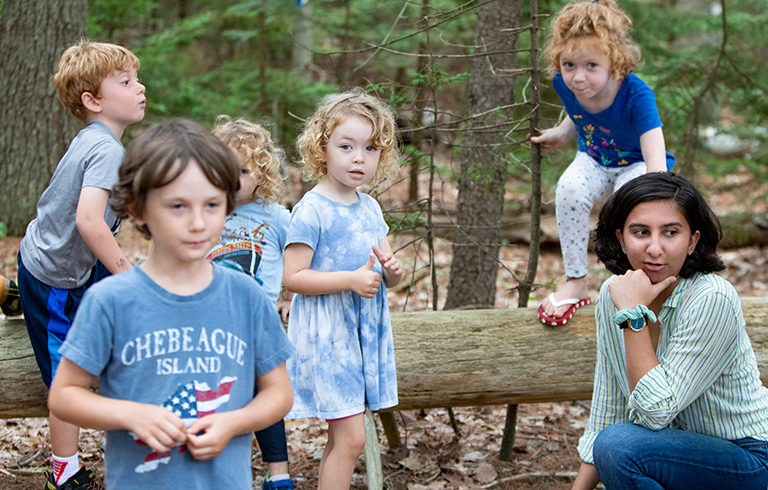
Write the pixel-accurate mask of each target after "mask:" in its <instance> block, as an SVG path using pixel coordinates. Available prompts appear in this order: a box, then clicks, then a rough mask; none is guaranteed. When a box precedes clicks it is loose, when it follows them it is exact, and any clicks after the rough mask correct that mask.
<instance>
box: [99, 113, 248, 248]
mask: <svg viewBox="0 0 768 490" xmlns="http://www.w3.org/2000/svg"><path fill="white" fill-rule="evenodd" d="M191 161H194V162H196V163H197V165H198V166H199V167H200V169H201V170H202V171H203V173H204V174H205V176H206V178H207V179H208V181H209V182H210V183H211V184H213V185H214V186H215V187H217V188H218V189H221V190H222V191H224V193H225V194H226V196H227V214H229V213H231V212H232V210H233V209H234V208H235V192H237V190H238V189H239V188H240V166H239V164H238V162H237V157H236V156H235V154H234V153H233V152H232V150H231V149H230V148H229V147H228V146H227V145H225V144H224V143H223V142H222V141H221V140H220V139H219V138H217V137H216V136H214V135H213V133H211V132H210V131H208V130H207V129H205V128H204V127H202V126H201V125H199V124H198V123H196V122H193V121H190V120H188V119H171V120H170V121H166V122H161V123H157V124H155V125H153V126H151V127H150V128H149V129H147V130H146V131H144V132H143V133H141V134H140V135H139V136H138V137H137V138H136V139H134V140H133V141H131V144H130V145H128V149H127V150H126V152H125V157H124V158H123V163H122V165H121V166H120V170H119V171H118V180H117V184H115V186H114V187H113V189H112V196H113V197H114V198H115V200H114V202H113V203H112V208H113V209H114V210H115V212H116V213H117V216H118V217H119V218H121V219H125V218H138V217H141V216H142V215H143V214H144V208H145V205H146V199H147V193H148V192H149V191H150V190H151V189H155V188H157V187H163V186H165V185H168V184H170V183H171V182H173V181H174V180H175V179H176V177H178V176H179V175H181V173H182V172H184V170H185V169H186V168H187V165H189V163H190V162H191ZM136 228H138V230H139V231H140V232H141V234H142V235H144V237H145V238H150V237H151V234H150V232H149V228H147V226H146V225H140V226H138V225H137V226H136Z"/></svg>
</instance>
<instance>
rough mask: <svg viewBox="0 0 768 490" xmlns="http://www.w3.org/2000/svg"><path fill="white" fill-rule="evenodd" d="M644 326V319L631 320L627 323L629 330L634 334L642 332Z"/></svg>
mask: <svg viewBox="0 0 768 490" xmlns="http://www.w3.org/2000/svg"><path fill="white" fill-rule="evenodd" d="M644 326H645V318H644V317H640V318H633V319H632V320H630V321H629V328H631V329H632V330H634V331H635V332H637V331H639V330H642V329H643V327H644Z"/></svg>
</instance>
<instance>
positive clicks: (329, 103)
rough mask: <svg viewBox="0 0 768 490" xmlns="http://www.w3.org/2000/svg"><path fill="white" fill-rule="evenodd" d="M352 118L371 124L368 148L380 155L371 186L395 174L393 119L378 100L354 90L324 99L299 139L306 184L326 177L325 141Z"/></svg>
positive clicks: (357, 89)
mask: <svg viewBox="0 0 768 490" xmlns="http://www.w3.org/2000/svg"><path fill="white" fill-rule="evenodd" d="M352 116H357V117H359V118H361V119H363V120H365V121H368V122H369V123H371V126H372V128H373V134H372V135H371V145H372V146H373V147H375V148H377V149H378V150H379V151H380V154H379V165H378V167H377V168H376V174H375V175H374V178H373V180H372V182H373V183H376V182H381V181H383V180H386V179H387V178H388V177H390V176H392V175H393V174H394V173H395V172H396V171H397V168H398V165H399V160H400V159H399V156H398V140H397V125H396V124H395V116H394V115H393V114H392V111H391V110H390V109H389V108H388V107H387V106H386V104H384V103H383V102H382V101H381V100H379V99H378V98H376V97H374V96H372V95H369V94H367V93H366V92H365V90H363V89H362V88H355V89H353V90H350V91H348V92H342V93H339V94H335V95H333V96H330V97H328V98H326V100H325V101H324V102H323V103H322V104H320V106H319V107H318V108H317V110H316V111H315V113H314V114H312V117H311V118H310V119H309V121H307V123H306V125H305V127H304V131H302V133H301V135H299V138H298V140H297V141H296V146H297V147H298V150H299V155H300V156H301V164H302V165H303V167H304V177H305V178H306V179H307V180H318V179H319V178H320V177H323V176H324V175H326V174H327V173H328V167H327V165H326V161H325V160H326V157H325V154H326V150H327V148H328V140H329V139H330V138H331V133H333V130H334V129H336V126H338V125H339V124H341V123H342V122H344V121H345V120H346V119H347V118H349V117H352Z"/></svg>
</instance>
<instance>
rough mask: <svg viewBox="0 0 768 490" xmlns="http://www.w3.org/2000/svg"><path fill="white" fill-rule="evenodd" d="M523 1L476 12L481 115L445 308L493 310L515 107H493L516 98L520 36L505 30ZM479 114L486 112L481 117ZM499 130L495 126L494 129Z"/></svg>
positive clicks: (476, 93)
mask: <svg viewBox="0 0 768 490" xmlns="http://www.w3.org/2000/svg"><path fill="white" fill-rule="evenodd" d="M521 9H522V2H521V1H520V0H512V1H496V2H490V3H486V4H484V5H482V6H480V7H479V8H478V10H477V27H476V33H475V45H476V49H477V51H479V52H483V51H488V52H494V53H500V54H493V55H487V56H476V57H475V58H473V62H472V78H471V80H470V87H469V112H470V114H475V115H478V117H476V118H473V119H472V120H471V122H470V123H469V125H468V128H467V131H466V133H465V134H466V137H465V139H464V143H463V146H464V147H463V150H462V162H461V173H460V176H459V199H458V216H457V223H458V229H459V230H462V231H461V232H460V233H459V234H458V235H457V236H456V240H455V241H454V244H453V262H452V264H451V277H450V280H449V283H448V296H447V298H446V303H445V309H453V308H492V307H493V302H494V298H495V296H496V271H497V269H498V255H499V247H500V243H501V242H500V239H499V233H500V227H501V216H502V210H503V206H504V184H505V182H506V175H507V172H506V169H507V159H506V156H507V151H506V150H507V141H506V139H505V137H504V129H499V125H500V124H501V125H502V126H501V127H502V128H503V123H504V121H505V120H510V119H511V118H512V113H511V110H509V109H507V110H497V111H494V110H493V109H494V108H497V107H501V106H505V105H509V104H511V103H512V102H513V101H514V76H513V75H512V70H513V69H514V67H515V54H514V50H515V48H516V47H517V35H516V34H513V33H510V32H505V29H513V28H515V27H517V26H518V24H519V22H520V12H521ZM480 114H485V115H483V116H479V115H480ZM494 128H496V129H494Z"/></svg>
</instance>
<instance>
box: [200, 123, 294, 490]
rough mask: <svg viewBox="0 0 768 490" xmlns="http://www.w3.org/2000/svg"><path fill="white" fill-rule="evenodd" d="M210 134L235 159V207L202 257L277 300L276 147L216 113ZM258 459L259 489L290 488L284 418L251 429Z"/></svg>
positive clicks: (284, 217) (283, 215) (282, 218)
mask: <svg viewBox="0 0 768 490" xmlns="http://www.w3.org/2000/svg"><path fill="white" fill-rule="evenodd" d="M213 134H214V135H215V136H217V137H218V138H219V139H220V140H221V141H223V142H224V143H225V144H226V145H227V146H229V147H230V148H231V149H232V151H234V152H235V155H236V156H237V159H238V162H239V163H240V172H239V175H240V189H239V190H238V191H237V193H236V194H235V204H236V207H235V210H234V211H233V212H232V214H230V215H229V216H227V219H226V221H224V231H223V232H222V234H221V239H220V240H219V243H217V244H216V245H215V246H214V247H213V249H211V251H210V252H209V253H208V259H209V260H213V261H214V262H217V263H220V264H222V265H224V266H227V267H231V268H233V269H235V270H239V271H241V272H244V273H246V274H248V275H249V276H251V277H253V278H254V279H255V280H256V282H258V283H259V284H260V285H261V287H262V288H263V289H264V292H265V293H267V296H269V299H270V300H271V301H272V302H273V303H275V304H276V305H277V304H278V297H279V295H280V288H281V285H282V281H283V248H285V238H286V234H287V233H288V224H289V223H290V221H291V214H290V213H289V212H288V210H287V209H285V207H284V206H282V205H281V204H279V203H278V202H277V200H278V199H279V198H280V190H281V187H282V181H283V179H282V177H281V176H280V156H279V150H278V149H277V148H276V147H275V145H274V144H273V143H272V138H271V137H270V135H269V131H267V130H266V129H265V128H264V127H262V126H260V125H259V124H254V123H252V122H250V121H247V120H245V119H237V120H234V121H233V120H231V119H229V118H228V117H226V116H220V117H219V119H218V120H217V121H216V126H215V127H214V128H213ZM289 308H290V303H289V302H287V301H283V302H281V303H280V304H279V305H278V311H279V312H280V314H281V315H282V316H283V320H285V319H286V318H287V317H288V311H289ZM256 440H258V441H259V448H261V455H262V459H263V460H264V461H265V462H266V463H267V465H268V466H269V471H268V473H267V477H266V478H265V480H264V489H265V490H276V489H291V488H294V484H293V481H291V479H290V476H289V474H288V445H287V442H286V439H285V423H284V422H283V420H282V419H281V420H280V421H279V422H277V423H276V424H274V425H272V426H270V427H268V428H266V429H264V430H261V431H258V432H256Z"/></svg>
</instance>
